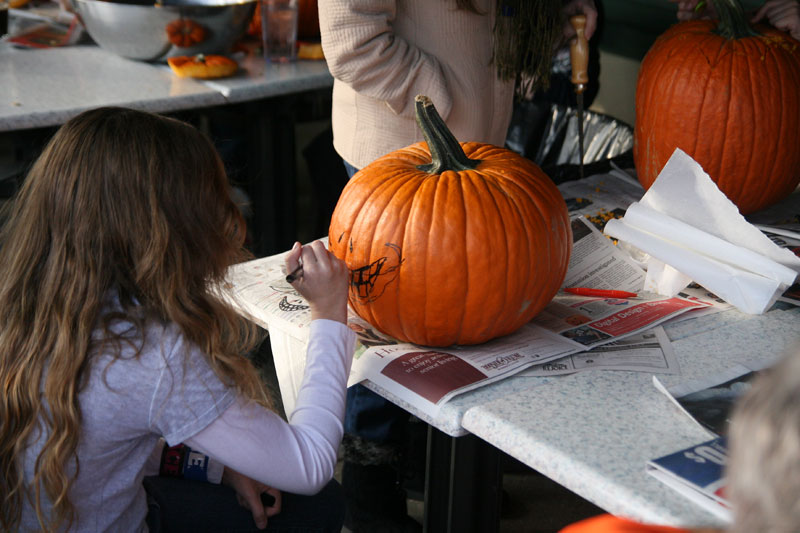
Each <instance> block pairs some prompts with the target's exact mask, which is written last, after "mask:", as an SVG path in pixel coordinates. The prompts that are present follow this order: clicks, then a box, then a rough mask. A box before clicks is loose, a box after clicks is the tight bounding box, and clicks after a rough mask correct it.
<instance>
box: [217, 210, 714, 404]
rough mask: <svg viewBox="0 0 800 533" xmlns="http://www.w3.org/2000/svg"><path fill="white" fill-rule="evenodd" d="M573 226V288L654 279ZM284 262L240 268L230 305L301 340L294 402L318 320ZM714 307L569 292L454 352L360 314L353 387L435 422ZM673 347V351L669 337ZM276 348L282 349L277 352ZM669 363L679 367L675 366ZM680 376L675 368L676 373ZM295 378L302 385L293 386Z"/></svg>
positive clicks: (296, 348) (287, 368)
mask: <svg viewBox="0 0 800 533" xmlns="http://www.w3.org/2000/svg"><path fill="white" fill-rule="evenodd" d="M573 228H574V229H575V231H574V239H575V243H574V250H575V251H574V252H573V259H572V260H571V261H570V265H569V269H568V273H567V283H578V282H580V283H581V284H584V285H588V286H592V287H595V288H604V287H607V288H620V289H623V290H636V289H637V287H641V283H642V280H643V279H644V274H643V272H642V271H641V269H640V268H639V267H638V266H637V265H636V264H635V263H632V262H631V261H629V259H627V258H626V256H625V254H624V252H621V251H620V250H618V249H617V248H616V247H615V246H614V245H613V244H612V243H611V241H610V240H609V239H608V238H606V237H605V236H603V235H602V234H601V233H600V232H599V231H598V230H597V229H596V228H595V227H594V226H593V225H592V224H591V223H590V222H589V221H587V220H586V219H583V218H578V219H575V221H574V222H573ZM284 256H285V254H279V255H277V256H272V257H267V258H264V259H257V260H255V261H250V262H248V263H243V264H240V265H235V266H234V267H232V268H231V269H230V271H229V274H228V276H227V284H226V289H227V290H226V291H223V297H225V298H226V299H228V300H229V301H230V302H231V303H232V304H233V305H234V306H235V307H236V308H237V309H238V310H239V311H240V312H241V313H243V314H244V315H245V316H248V317H250V318H251V319H252V320H254V321H255V322H256V323H258V324H260V325H262V326H263V327H265V328H268V329H269V330H271V331H275V330H276V328H277V330H280V331H282V332H284V333H286V334H288V335H290V336H291V337H293V338H294V339H296V340H297V341H298V343H295V344H294V345H292V346H283V347H281V348H284V349H286V350H289V351H291V352H292V354H291V357H280V358H276V359H275V364H276V370H277V371H278V373H279V376H284V379H282V380H281V392H282V394H284V387H288V389H287V391H289V392H287V394H291V393H293V392H296V391H297V390H299V386H300V382H301V380H302V375H303V372H302V370H303V368H304V367H305V353H304V352H302V350H301V347H302V346H303V343H304V341H305V340H306V339H307V336H308V326H309V324H310V321H311V316H310V310H309V307H308V305H307V303H306V302H305V301H304V300H303V298H302V297H301V296H300V295H299V294H298V293H297V292H296V291H295V290H294V288H293V287H292V286H291V285H290V284H288V283H287V282H286V280H285V275H286V273H285V272H284V267H283V257H284ZM705 306H707V304H705V303H702V302H698V301H694V300H690V299H687V298H681V297H676V298H665V297H662V296H655V295H643V296H642V297H640V298H636V299H629V300H628V299H624V300H621V299H610V298H596V297H588V298H587V297H580V296H574V295H569V294H559V295H558V296H557V297H556V298H555V299H554V300H553V302H551V303H550V304H549V305H548V306H547V307H546V308H545V310H544V311H543V312H542V313H541V314H540V316H539V317H537V318H536V319H535V320H534V321H532V322H530V323H528V324H526V325H524V326H523V327H522V328H520V329H519V330H518V331H516V332H515V333H513V334H511V335H507V336H505V337H502V338H499V339H495V340H492V341H489V342H487V343H484V344H481V345H477V346H450V347H445V348H442V347H438V348H432V347H425V346H417V345H414V344H408V343H400V342H398V341H396V340H395V339H392V338H390V337H388V336H386V335H384V334H383V333H381V332H379V331H377V330H376V329H375V328H373V327H372V326H371V325H370V324H368V323H367V322H365V321H364V320H362V319H361V318H359V317H358V316H356V315H355V314H354V313H352V311H350V315H349V317H348V325H349V326H350V327H351V329H353V330H354V331H355V332H356V334H357V336H358V341H359V342H358V348H357V351H356V354H355V359H354V362H353V366H352V371H351V375H350V379H349V382H348V383H349V384H353V383H357V382H359V381H361V380H364V379H369V380H370V381H372V382H373V383H375V384H376V385H378V386H380V387H382V388H384V389H386V390H387V391H389V392H392V393H393V394H395V395H397V396H399V397H401V398H403V399H404V400H405V401H407V402H408V403H410V404H411V405H413V406H414V407H415V408H417V409H419V410H420V411H422V412H424V413H426V414H428V415H430V416H435V415H436V412H437V411H438V410H439V408H440V407H441V405H442V404H443V403H444V402H446V401H447V400H448V399H450V398H452V397H453V396H455V395H457V394H460V393H463V392H466V391H468V390H471V389H474V388H476V387H480V386H483V385H486V384H489V383H492V382H494V381H497V380H499V379H503V378H505V377H507V376H510V375H512V374H515V373H517V372H520V371H522V370H524V369H525V368H528V367H531V366H533V365H540V364H544V363H547V362H551V361H555V360H557V359H559V358H562V357H564V356H566V355H571V354H574V353H577V352H583V351H586V350H587V349H590V348H594V347H596V346H601V345H604V344H608V343H610V342H614V341H617V340H620V339H622V338H624V337H627V336H629V335H633V334H636V333H640V332H642V331H645V330H649V329H651V328H652V327H654V326H655V325H657V324H658V323H659V322H661V321H664V320H666V319H668V318H670V317H672V316H676V315H678V314H680V313H683V312H686V311H688V310H690V309H695V308H701V307H705ZM273 340H275V339H273ZM663 343H664V344H667V341H666V338H663ZM275 348H276V346H275V345H274V344H273V351H275ZM617 351H618V352H621V350H617ZM301 352H302V353H301ZM641 353H642V352H640V354H641ZM628 354H629V355H633V352H632V351H629V352H628ZM606 359H607V361H608V364H614V365H616V366H617V368H623V367H624V365H621V359H620V357H619V356H617V358H616V360H613V359H612V357H611V356H608V357H607V358H606ZM665 361H666V362H667V365H668V367H669V361H668V360H666V359H665ZM637 364H638V365H641V364H642V358H641V357H640V358H639V361H638V363H637V362H636V361H634V358H630V360H629V364H628V365H627V368H629V369H633V368H634V367H636V366H637ZM281 365H283V366H281ZM279 367H280V368H279ZM676 369H677V366H676V365H674V364H673V365H672V367H671V369H670V368H667V370H668V371H670V370H671V371H675V370H676ZM648 371H650V372H652V371H653V368H652V367H651V368H649V369H648ZM287 376H288V380H289V381H292V383H291V384H286V385H285V384H284V381H286V380H287V379H286V377H287ZM284 396H285V395H284Z"/></svg>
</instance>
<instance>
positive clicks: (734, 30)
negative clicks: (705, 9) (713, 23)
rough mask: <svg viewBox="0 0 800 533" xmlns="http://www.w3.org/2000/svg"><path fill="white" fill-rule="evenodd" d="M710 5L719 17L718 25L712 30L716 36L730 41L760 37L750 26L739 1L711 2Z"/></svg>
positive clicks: (717, 0)
mask: <svg viewBox="0 0 800 533" xmlns="http://www.w3.org/2000/svg"><path fill="white" fill-rule="evenodd" d="M711 3H712V4H714V11H716V12H717V16H718V17H719V25H718V26H717V29H716V30H714V31H715V33H717V34H718V35H721V36H722V37H725V38H726V39H731V40H735V39H741V38H743V37H757V36H759V35H761V34H760V33H758V32H757V31H756V30H754V29H753V27H752V26H750V23H749V22H748V21H747V15H745V12H744V9H742V4H741V3H740V2H739V0H711Z"/></svg>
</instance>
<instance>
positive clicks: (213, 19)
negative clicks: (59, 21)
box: [75, 0, 258, 61]
mask: <svg viewBox="0 0 800 533" xmlns="http://www.w3.org/2000/svg"><path fill="white" fill-rule="evenodd" d="M75 4H76V7H77V10H78V14H79V15H80V18H81V20H82V21H83V25H84V26H85V27H86V31H88V32H89V35H90V36H91V37H92V39H94V41H95V42H96V43H97V44H98V45H99V46H100V47H101V48H105V49H106V50H109V51H111V52H113V53H115V54H117V55H120V56H123V57H128V58H131V59H141V60H144V61H164V60H166V58H168V57H173V56H183V55H195V54H225V53H228V52H230V50H231V47H232V46H233V44H234V43H235V42H236V41H237V40H238V39H239V38H240V37H241V36H242V35H244V33H245V31H246V30H247V25H248V23H249V22H250V19H251V18H252V16H253V13H254V11H255V8H256V6H257V5H258V1H257V0H178V1H175V2H173V3H171V4H167V3H165V4H155V5H133V4H121V3H115V2H107V1H103V0H75ZM178 19H184V20H191V21H194V22H196V23H198V24H200V25H202V26H203V27H204V28H205V30H206V31H205V38H204V40H203V41H202V42H199V43H195V44H193V45H192V46H177V45H176V44H173V43H172V42H170V40H169V35H168V34H167V25H168V24H169V23H170V22H173V21H175V20H178Z"/></svg>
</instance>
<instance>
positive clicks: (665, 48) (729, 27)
mask: <svg viewBox="0 0 800 533" xmlns="http://www.w3.org/2000/svg"><path fill="white" fill-rule="evenodd" d="M714 7H715V9H716V12H717V13H719V14H720V21H719V23H718V26H717V27H716V30H715V22H712V21H708V20H697V21H690V22H683V23H680V24H677V25H675V26H673V27H672V28H670V29H669V30H667V31H666V32H665V33H664V34H663V35H661V36H660V37H659V38H658V39H657V40H656V42H655V43H654V44H653V46H652V48H651V49H650V50H649V51H648V52H647V55H646V56H645V58H644V60H643V62H642V65H641V68H640V70H639V78H638V81H637V87H636V125H635V129H634V161H635V164H636V171H637V173H638V176H639V181H640V182H641V183H642V185H643V186H644V187H645V188H648V187H650V185H651V184H652V183H653V181H655V179H656V176H657V175H658V173H659V172H660V171H661V169H662V168H663V166H664V164H665V163H666V162H667V159H669V157H670V156H671V155H672V152H673V151H674V150H675V148H681V149H682V150H683V151H684V152H686V153H687V154H689V155H690V156H692V157H693V158H694V159H695V160H696V161H697V162H698V163H700V165H701V166H702V167H703V169H704V170H705V171H706V172H707V173H708V174H709V176H711V178H712V179H713V180H714V181H715V182H716V184H717V186H718V187H719V188H720V190H721V191H722V192H723V193H725V194H726V195H727V196H728V198H730V200H731V201H732V202H734V203H735V204H736V205H737V206H738V207H739V210H740V211H741V212H742V213H743V214H747V213H751V212H753V211H757V210H759V209H761V208H763V207H766V206H767V205H770V204H772V203H775V202H777V201H779V200H781V199H782V198H784V197H785V196H786V195H788V194H789V193H790V192H792V190H794V188H795V187H796V186H797V184H798V181H800V42H797V41H796V40H794V39H792V38H791V37H790V36H789V35H787V34H786V33H783V32H781V31H778V30H775V29H772V28H770V27H767V26H757V27H756V28H755V29H754V28H750V27H749V25H748V23H747V20H746V17H745V15H744V13H743V12H742V9H741V6H740V5H739V3H738V0H714Z"/></svg>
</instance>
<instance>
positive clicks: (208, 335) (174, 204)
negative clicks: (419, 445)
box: [0, 108, 354, 532]
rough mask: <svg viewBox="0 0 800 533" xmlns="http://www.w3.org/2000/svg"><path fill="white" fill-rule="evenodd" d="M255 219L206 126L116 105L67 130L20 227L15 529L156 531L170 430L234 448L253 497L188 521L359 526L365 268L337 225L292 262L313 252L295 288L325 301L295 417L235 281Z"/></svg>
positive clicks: (28, 192)
mask: <svg viewBox="0 0 800 533" xmlns="http://www.w3.org/2000/svg"><path fill="white" fill-rule="evenodd" d="M244 233H245V227H244V223H243V219H242V217H241V215H240V214H239V211H238V209H237V207H236V206H235V205H234V203H233V202H232V201H231V198H230V196H229V184H228V181H227V178H226V177H225V173H224V170H223V167H222V163H221V161H220V159H219V156H218V155H217V153H216V151H215V150H214V148H213V145H212V144H211V142H210V141H209V140H208V139H207V138H206V137H205V136H204V135H203V134H201V133H200V132H199V131H197V130H196V129H194V128H192V127H191V126H189V125H187V124H184V123H181V122H179V121H177V120H173V119H168V118H164V117H159V116H157V115H152V114H149V113H143V112H139V111H133V110H127V109H120V108H101V109H96V110H92V111H88V112H85V113H82V114H81V115H79V116H77V117H75V118H74V119H72V120H70V121H68V122H67V123H66V124H65V125H64V126H62V127H61V128H60V129H59V131H58V132H57V133H56V134H55V135H54V137H53V138H52V140H51V141H50V142H49V144H48V145H47V147H46V148H45V149H44V151H43V153H42V154H41V156H40V157H39V159H38V160H37V161H36V163H35V164H34V165H33V167H32V169H31V171H30V173H29V175H28V176H27V178H26V180H25V182H24V185H23V187H22V189H21V191H20V193H19V196H18V197H17V198H16V200H15V202H14V204H13V207H12V209H11V212H10V214H9V218H8V221H7V222H6V224H5V226H4V229H3V232H2V236H0V273H1V274H0V309H1V310H2V315H1V316H2V318H1V319H0V381H2V383H3V384H4V385H3V394H2V397H0V498H2V502H1V503H0V529H2V530H3V531H17V530H21V531H29V530H37V531H39V530H44V531H114V532H117V531H119V532H126V531H147V529H148V525H146V515H147V502H146V495H145V490H144V488H143V486H142V479H143V477H144V476H145V474H147V473H148V472H147V471H146V466H145V465H146V462H147V459H148V457H149V456H150V455H151V452H152V451H153V449H154V447H155V446H156V445H157V443H158V442H159V439H160V438H161V437H163V438H164V439H166V442H167V443H168V444H169V445H176V444H178V443H181V442H183V443H186V444H187V445H188V446H190V447H191V448H193V449H198V450H202V451H203V452H204V453H205V454H207V455H209V456H210V457H212V458H214V459H216V460H218V461H219V462H220V463H222V464H223V465H225V467H226V470H225V474H224V476H223V477H224V479H225V480H227V482H228V483H229V484H230V485H231V486H232V487H233V488H234V489H235V490H236V491H237V492H238V497H239V499H240V501H242V502H243V505H245V506H246V507H248V508H249V510H250V511H249V512H248V511H245V510H243V509H242V510H241V511H240V515H241V516H239V515H236V514H232V515H229V516H222V517H220V516H216V517H215V516H214V512H215V509H217V508H218V507H219V506H218V505H217V503H218V502H215V501H207V502H202V503H201V502H197V501H194V502H193V503H194V506H193V507H192V508H190V509H187V511H186V513H187V514H186V516H185V517H183V518H185V520H186V523H187V524H188V523H192V521H194V522H198V521H199V523H201V524H203V525H204V530H206V531H209V530H210V531H229V530H231V529H235V530H237V531H245V530H248V529H253V530H255V529H256V528H263V527H265V526H266V527H268V528H269V530H271V531H283V530H285V529H282V528H294V529H291V531H304V530H306V529H311V530H313V531H339V530H340V528H341V521H342V520H343V508H342V507H341V506H339V505H337V504H338V503H341V493H340V492H339V490H340V489H339V487H338V486H337V485H336V484H335V482H329V480H331V478H332V475H333V469H334V465H335V463H336V460H337V450H338V445H339V442H340V439H341V435H342V418H343V415H344V398H345V392H344V391H345V383H346V379H347V375H348V372H349V367H350V363H351V356H352V352H353V342H354V339H353V337H354V335H353V333H352V332H351V331H350V329H348V328H347V327H346V325H345V324H344V322H345V321H346V297H347V270H346V268H345V266H344V264H343V263H342V262H341V261H339V260H338V259H336V258H334V257H333V256H331V255H330V254H329V253H328V252H327V250H326V249H325V247H324V246H323V245H322V243H320V242H316V243H313V244H311V245H309V246H303V247H301V246H300V245H299V244H297V245H295V247H294V248H293V249H292V251H291V252H290V253H289V254H288V256H287V259H286V267H287V268H288V269H289V270H293V269H294V268H295V267H297V265H298V262H299V261H300V260H301V258H302V263H303V267H304V273H303V276H302V277H301V278H300V279H299V280H298V281H295V282H294V286H295V288H296V289H297V290H298V291H299V292H300V293H301V294H302V295H303V296H304V297H305V298H306V299H307V300H308V302H309V304H310V306H311V309H312V317H313V322H312V325H311V341H310V343H309V349H308V366H307V368H306V375H305V382H304V384H303V387H302V388H301V391H300V393H299V395H298V400H297V408H296V409H295V411H294V413H293V414H292V416H291V418H290V420H289V422H288V423H287V422H285V421H284V420H283V419H282V418H280V417H279V416H278V415H277V414H276V413H275V412H273V411H272V410H271V409H270V408H269V401H268V396H267V391H266V390H265V388H264V385H263V383H262V381H261V379H260V377H259V375H258V373H257V372H256V370H255V368H254V367H253V365H252V364H251V363H250V361H249V360H247V359H246V358H245V357H244V355H243V354H245V353H246V352H247V351H249V350H250V349H252V348H253V347H254V346H255V345H256V343H257V342H258V341H260V334H259V333H258V330H257V328H256V327H255V326H253V325H252V324H251V323H249V322H248V321H246V320H244V319H243V318H241V317H240V316H239V315H237V314H236V313H235V312H234V310H233V309H232V308H231V307H230V306H229V305H227V304H226V303H224V302H223V301H222V300H221V299H220V298H219V297H218V296H217V287H219V284H220V283H221V282H222V280H223V278H224V275H225V272H226V270H227V268H228V266H230V265H231V264H233V263H234V262H237V261H240V260H242V259H244V258H246V257H247V255H246V254H245V252H244V250H243V248H242V244H243V240H244ZM184 483H185V485H186V489H187V491H191V486H192V484H193V482H189V481H185V482H184ZM281 491H288V492H291V493H296V494H289V493H285V494H282V493H281ZM318 491H321V492H319V494H318V495H317V496H298V495H299V494H306V495H312V494H315V493H317V492H318ZM264 492H266V493H269V494H271V495H272V496H273V497H275V498H276V500H275V503H274V504H268V503H267V504H262V503H261V500H260V496H261V494H262V493H264ZM228 497H229V499H232V501H235V499H236V497H237V496H236V494H235V493H234V492H233V491H229V492H228ZM176 499H177V500H180V499H181V498H180V497H177V498H176ZM228 507H230V506H228ZM172 511H175V510H172ZM162 512H171V511H170V510H168V509H164V510H162ZM242 516H244V519H243V518H242ZM268 516H269V519H267V517H268ZM203 517H208V520H204V518H203ZM215 519H216V521H215ZM174 520H176V521H178V522H181V518H180V517H174ZM150 526H151V527H152V526H155V527H157V524H150ZM246 526H247V527H246ZM312 528H313V529H312Z"/></svg>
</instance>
